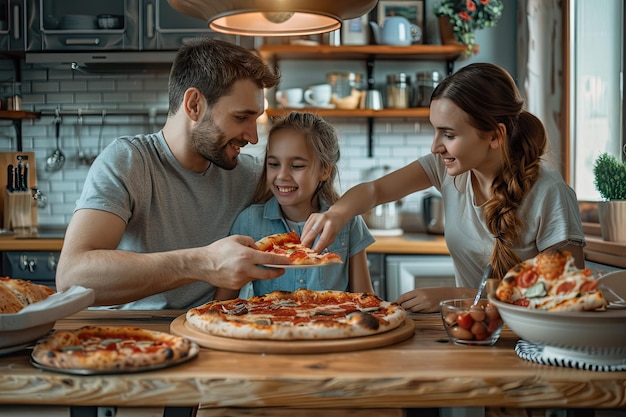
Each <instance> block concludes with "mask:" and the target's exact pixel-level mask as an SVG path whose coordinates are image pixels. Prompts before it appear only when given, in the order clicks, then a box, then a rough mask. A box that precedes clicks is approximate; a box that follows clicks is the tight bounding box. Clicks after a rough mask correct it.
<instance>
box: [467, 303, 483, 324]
mask: <svg viewBox="0 0 626 417" xmlns="http://www.w3.org/2000/svg"><path fill="white" fill-rule="evenodd" d="M470 316H472V318H473V319H474V321H483V320H485V311H484V310H483V309H482V308H481V307H479V306H471V307H470Z"/></svg>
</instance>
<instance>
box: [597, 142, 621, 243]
mask: <svg viewBox="0 0 626 417" xmlns="http://www.w3.org/2000/svg"><path fill="white" fill-rule="evenodd" d="M593 176H594V180H593V183H594V185H595V186H596V189H597V190H598V192H599V193H600V196H601V197H602V198H603V199H604V201H600V202H599V203H598V217H599V219H600V231H601V232H602V239H604V240H608V241H613V242H626V163H624V162H622V161H620V160H619V159H617V158H616V157H615V156H613V155H610V154H608V153H606V152H605V153H603V154H601V155H600V156H598V157H597V158H596V160H595V162H594V164H593Z"/></svg>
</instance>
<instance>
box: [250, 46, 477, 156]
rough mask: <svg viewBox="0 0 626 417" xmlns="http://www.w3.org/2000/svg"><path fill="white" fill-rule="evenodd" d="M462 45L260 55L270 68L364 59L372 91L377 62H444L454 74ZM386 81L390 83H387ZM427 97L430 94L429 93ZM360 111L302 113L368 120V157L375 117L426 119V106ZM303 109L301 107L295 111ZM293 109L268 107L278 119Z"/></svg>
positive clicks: (268, 50)
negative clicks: (284, 62) (293, 62)
mask: <svg viewBox="0 0 626 417" xmlns="http://www.w3.org/2000/svg"><path fill="white" fill-rule="evenodd" d="M464 51H465V47H464V45H460V44H458V45H410V46H389V45H342V46H333V45H287V44H281V45H262V46H260V48H259V51H258V53H259V55H260V56H261V57H262V58H263V59H264V60H265V61H266V62H269V63H271V64H272V65H273V66H279V62H280V61H281V60H316V61H320V60H326V61H332V60H364V61H366V63H367V89H368V90H372V89H373V80H374V66H375V62H376V61H444V62H445V63H446V70H447V73H448V74H450V73H452V72H453V71H454V63H455V61H456V60H458V59H459V58H461V57H462V56H463V53H464ZM388 81H389V80H388ZM428 96H429V97H430V94H428ZM362 107H363V106H359V108H355V109H343V108H334V109H325V108H316V107H305V108H304V110H305V111H310V112H314V113H316V114H318V115H320V116H322V117H351V118H366V119H367V121H368V133H367V136H368V149H369V150H368V155H369V156H370V157H371V156H373V155H372V149H373V138H372V135H373V123H374V119H377V118H394V117H396V118H397V117H412V118H420V119H427V118H428V116H429V114H430V112H429V109H428V107H408V106H407V108H380V109H376V110H375V109H371V108H362ZM298 109H300V110H302V108H298ZM291 110H296V108H289V107H287V108H269V109H267V111H266V113H267V115H268V116H269V117H275V116H280V115H281V114H284V113H285V112H288V111H291Z"/></svg>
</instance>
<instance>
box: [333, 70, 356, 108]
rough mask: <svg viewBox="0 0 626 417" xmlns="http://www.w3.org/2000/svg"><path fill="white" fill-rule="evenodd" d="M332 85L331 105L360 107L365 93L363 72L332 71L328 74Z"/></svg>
mask: <svg viewBox="0 0 626 417" xmlns="http://www.w3.org/2000/svg"><path fill="white" fill-rule="evenodd" d="M326 79H327V80H328V84H330V85H331V87H332V96H331V98H330V103H331V105H333V106H335V107H336V108H338V109H358V108H359V107H361V101H362V100H361V99H362V95H363V94H362V93H363V83H362V80H363V74H360V73H356V72H331V73H328V74H326Z"/></svg>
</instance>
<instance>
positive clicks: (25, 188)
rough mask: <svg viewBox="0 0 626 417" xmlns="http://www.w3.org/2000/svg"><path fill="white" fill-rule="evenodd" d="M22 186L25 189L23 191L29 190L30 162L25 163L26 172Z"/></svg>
mask: <svg viewBox="0 0 626 417" xmlns="http://www.w3.org/2000/svg"><path fill="white" fill-rule="evenodd" d="M22 186H23V187H24V189H23V190H22V191H28V162H26V164H24V174H23V176H22Z"/></svg>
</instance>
